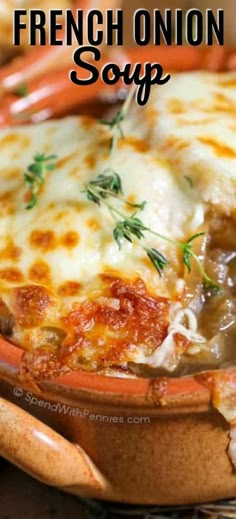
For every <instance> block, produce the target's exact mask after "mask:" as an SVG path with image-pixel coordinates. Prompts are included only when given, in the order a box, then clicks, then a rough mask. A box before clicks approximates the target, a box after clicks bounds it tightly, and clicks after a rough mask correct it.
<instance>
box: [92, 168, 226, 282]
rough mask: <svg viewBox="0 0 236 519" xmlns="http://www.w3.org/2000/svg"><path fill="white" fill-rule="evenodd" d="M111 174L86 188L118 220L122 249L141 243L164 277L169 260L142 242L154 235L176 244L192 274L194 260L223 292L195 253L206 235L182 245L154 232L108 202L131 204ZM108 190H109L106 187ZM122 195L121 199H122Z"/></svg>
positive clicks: (117, 238) (115, 234) (116, 234)
mask: <svg viewBox="0 0 236 519" xmlns="http://www.w3.org/2000/svg"><path fill="white" fill-rule="evenodd" d="M109 171H110V175H109V176H106V174H105V172H104V173H103V174H102V175H98V177H97V178H96V179H95V180H92V181H91V182H89V183H88V184H87V185H86V186H85V190H84V191H83V192H84V193H86V194H87V198H88V200H90V201H92V202H94V203H96V204H97V205H99V206H100V205H101V204H103V205H105V206H106V207H107V208H108V209H109V211H110V213H111V215H112V217H113V219H114V221H115V227H114V229H113V237H114V239H115V241H116V242H117V244H118V247H119V248H121V246H122V240H127V241H129V242H130V243H133V242H134V241H136V242H138V243H139V245H140V246H141V247H142V249H143V250H144V251H145V252H146V254H147V256H148V258H149V259H150V261H151V262H152V264H153V265H154V267H155V268H156V270H157V271H158V273H159V275H161V274H162V271H163V270H164V268H165V267H166V266H167V265H168V263H169V262H168V259H167V258H166V257H165V256H164V255H163V254H162V253H161V252H160V251H158V250H157V249H155V248H147V247H145V246H143V245H142V243H140V240H142V239H143V238H145V233H149V234H152V235H153V236H156V237H158V238H160V239H162V240H164V241H166V242H168V243H170V244H172V245H174V246H175V247H177V248H178V249H180V250H181V251H182V254H183V263H184V264H185V266H186V267H187V269H188V271H189V272H190V271H191V269H192V265H191V259H193V260H194V261H195V262H196V263H197V265H198V268H199V270H200V272H201V274H202V277H203V280H204V283H205V285H206V286H207V287H208V288H211V289H212V290H214V291H219V286H218V285H217V284H216V283H215V282H214V280H213V279H211V278H210V277H209V276H208V274H207V273H206V272H205V270H204V267H203V265H202V263H201V261H200V259H199V258H198V256H197V255H196V254H195V252H194V250H193V242H194V241H195V240H196V239H197V238H199V237H201V236H204V235H205V233H202V232H201V233H197V234H194V235H193V236H191V237H190V238H189V239H188V240H187V241H185V242H183V243H182V242H179V241H177V240H172V239H171V238H168V237H167V236H164V235H163V234H160V233H158V232H156V231H153V230H152V229H151V228H150V227H147V226H146V225H145V224H144V223H143V222H142V220H141V219H140V218H138V217H137V211H136V212H135V213H133V214H132V215H131V216H127V215H126V214H124V213H123V212H122V211H120V210H119V209H117V208H116V207H114V206H113V205H112V204H110V202H109V201H108V200H107V199H108V198H109V197H111V196H115V197H116V198H118V199H119V200H120V201H121V202H123V203H127V202H126V200H125V199H124V198H123V196H122V195H123V188H122V182H121V178H120V177H119V175H118V174H117V173H116V172H113V171H112V170H109ZM106 187H107V188H106ZM120 195H121V196H120ZM135 207H137V208H138V209H139V210H143V209H144V207H145V203H144V202H143V203H141V204H136V205H135Z"/></svg>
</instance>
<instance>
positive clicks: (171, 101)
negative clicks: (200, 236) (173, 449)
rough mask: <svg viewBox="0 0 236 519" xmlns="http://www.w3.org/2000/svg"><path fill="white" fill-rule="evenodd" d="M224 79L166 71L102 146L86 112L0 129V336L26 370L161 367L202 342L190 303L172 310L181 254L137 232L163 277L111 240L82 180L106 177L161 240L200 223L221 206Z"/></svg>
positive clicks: (180, 279) (228, 194)
mask: <svg viewBox="0 0 236 519" xmlns="http://www.w3.org/2000/svg"><path fill="white" fill-rule="evenodd" d="M234 81H235V76H234V75H233V74H227V75H219V76H216V75H214V74H212V75H211V74H205V73H202V74H192V75H180V76H176V77H175V78H174V79H173V86H168V88H167V86H166V87H163V88H161V89H160V88H159V89H156V91H154V90H153V94H152V101H151V104H150V105H149V106H147V107H146V108H144V109H142V110H141V109H139V108H135V109H134V112H133V114H131V116H130V118H129V120H128V121H127V122H126V123H125V124H124V132H125V139H119V140H118V142H117V145H116V147H115V149H114V150H113V152H112V153H111V154H110V153H109V143H110V137H111V135H110V132H109V129H108V128H107V127H106V126H103V125H101V124H99V123H97V122H96V121H94V120H93V119H91V118H87V117H79V118H78V117H77V118H68V119H65V120H63V121H59V122H58V121H52V122H48V123H44V124H39V125H37V126H28V127H27V126H24V127H19V128H14V129H12V128H9V129H3V130H1V131H0V157H1V162H0V178H1V194H0V295H1V298H2V303H1V305H2V306H1V315H3V316H5V317H6V316H7V323H6V320H5V321H4V330H6V332H5V335H7V336H8V337H10V339H11V340H12V341H13V342H15V343H17V344H19V345H20V346H22V347H23V348H24V349H25V350H28V352H27V355H26V356H25V364H24V370H25V371H26V372H27V371H28V370H29V369H31V371H33V373H34V375H35V376H42V375H44V376H46V377H47V376H48V375H49V374H53V373H55V372H61V370H64V369H79V368H81V367H82V368H83V369H89V370H105V371H106V370H107V369H109V368H114V369H116V368H117V367H119V368H122V369H126V367H127V365H128V363H130V362H133V363H137V364H140V363H141V364H146V365H147V366H152V367H165V368H166V369H168V370H172V369H173V367H175V366H177V365H178V362H179V360H180V358H181V356H182V355H183V354H184V353H186V352H187V353H188V354H189V355H192V356H193V355H194V353H195V352H198V351H199V350H200V349H202V348H205V347H207V346H206V344H205V339H204V337H202V336H201V335H200V334H199V333H198V329H197V328H198V327H197V322H196V317H195V315H194V314H193V312H192V310H190V309H188V308H186V307H182V306H181V305H182V303H181V296H182V294H183V291H184V287H185V283H184V275H185V272H184V265H183V260H182V256H181V251H180V250H178V249H177V248H176V247H175V245H172V244H171V243H169V242H167V241H163V240H162V239H161V238H158V237H156V236H153V235H152V234H149V233H145V237H144V238H143V240H142V245H143V246H145V247H153V248H156V249H158V250H160V251H161V252H162V253H163V254H164V255H165V256H166V257H167V258H168V260H169V264H168V267H167V268H166V269H165V271H164V273H163V276H162V277H161V278H160V277H159V275H158V273H157V271H156V270H155V268H154V266H153V265H152V264H151V262H150V261H149V259H148V258H147V256H146V254H145V251H144V250H143V248H142V247H140V242H138V243H137V242H134V243H129V242H127V241H124V242H123V243H122V246H121V248H120V249H119V248H118V246H117V243H116V242H115V240H114V237H113V229H114V220H113V218H112V216H111V214H110V212H109V210H108V208H107V207H105V206H104V205H101V206H98V205H96V204H94V203H93V202H92V201H90V200H88V199H87V197H86V194H85V192H84V188H85V185H86V183H87V182H89V181H90V180H92V179H94V178H96V177H97V175H98V174H100V173H104V172H109V170H112V171H115V172H117V173H118V174H119V176H120V178H121V181H122V185H123V191H124V196H125V198H126V199H127V200H129V201H131V202H133V203H141V202H142V201H144V200H145V201H146V202H147V203H146V206H145V208H144V210H143V211H142V213H140V215H138V216H139V217H140V218H141V219H142V221H143V223H144V224H145V225H146V226H147V227H150V228H151V229H152V230H153V231H156V232H157V233H161V234H163V235H165V236H166V237H168V238H170V239H172V240H181V241H185V240H187V239H188V238H189V237H190V236H191V235H193V234H194V233H196V232H198V231H199V230H200V229H202V227H203V226H204V225H205V222H206V215H207V214H208V213H209V209H212V208H213V209H214V211H218V212H219V213H222V212H224V213H229V214H231V215H232V214H233V213H234V208H235V194H236V193H235V178H236V173H235V171H236V170H235V165H236V158H235V157H234V153H236V151H235V150H236V148H235V131H234V129H233V115H232V113H233V111H234V101H235V86H234ZM226 85H227V86H226ZM223 91H224V99H223V98H222V96H223V93H222V92H223ZM216 96H218V97H217V99H218V103H221V105H220V107H219V106H218V108H217V109H216V107H215V104H214V103H216ZM220 96H221V97H220ZM226 98H227V99H228V100H227V102H226ZM229 106H231V111H230V109H229ZM141 114H142V117H141ZM203 116H204V120H203ZM222 129H223V130H222ZM216 140H217V142H218V144H219V148H217V149H216V148H215V145H213V142H215V141H216ZM229 150H231V151H229ZM37 153H45V154H50V155H51V154H55V155H57V159H56V164H55V169H54V170H53V171H51V172H50V173H47V175H46V181H45V183H44V184H43V186H42V187H41V189H40V192H39V196H38V202H37V204H36V206H35V207H34V208H33V209H31V210H26V208H25V206H26V195H27V188H26V185H25V182H24V172H25V171H26V170H27V167H28V166H29V164H30V163H32V161H33V157H34V156H35V155H36V154H37ZM186 178H187V179H188V181H187V180H186ZM189 178H190V179H191V180H192V183H193V186H192V185H191V182H189ZM112 203H113V205H114V206H115V207H116V208H117V209H119V210H122V211H123V212H125V214H132V210H131V209H129V208H128V206H125V207H122V205H121V203H120V202H119V201H118V200H115V199H113V200H112ZM129 211H130V212H129ZM177 302H178V304H177V307H176V303H177ZM175 308H178V310H179V313H178V315H177V316H176V319H174V318H173V315H174V309H175ZM8 313H9V314H8ZM12 319H13V325H12V326H10V325H9V322H12ZM9 329H10V331H9ZM176 346H177V348H176Z"/></svg>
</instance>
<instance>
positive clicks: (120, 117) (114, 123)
mask: <svg viewBox="0 0 236 519" xmlns="http://www.w3.org/2000/svg"><path fill="white" fill-rule="evenodd" d="M136 88H137V87H136V85H134V86H133V87H132V88H131V89H130V91H129V95H128V97H127V99H126V100H125V102H124V104H123V107H122V108H121V110H119V111H118V112H117V113H116V115H115V116H114V117H113V118H112V119H111V120H110V121H108V120H101V121H100V123H101V124H103V125H105V126H108V127H109V128H110V130H111V133H112V137H111V140H110V144H109V150H110V152H111V151H112V150H113V148H114V146H115V143H116V141H117V138H118V137H119V136H120V137H121V138H122V139H124V137H125V136H124V132H123V128H122V122H123V121H124V120H125V117H126V115H127V112H128V110H129V107H130V105H131V102H132V100H133V97H134V94H135V92H136Z"/></svg>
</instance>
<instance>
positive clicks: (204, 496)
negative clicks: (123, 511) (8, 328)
mask: <svg viewBox="0 0 236 519" xmlns="http://www.w3.org/2000/svg"><path fill="white" fill-rule="evenodd" d="M21 355H22V351H21V350H19V349H18V348H16V347H14V346H12V345H9V343H6V342H5V341H4V340H2V339H1V340H0V379H1V383H0V391H1V395H2V397H1V398H0V455H2V456H3V457H5V458H7V459H8V460H10V461H11V462H13V463H15V464H16V465H18V466H19V467H20V468H22V469H23V470H25V471H26V472H28V473H29V474H31V475H33V476H34V477H35V478H37V479H39V480H40V481H42V482H44V483H46V484H49V485H53V486H57V487H59V488H61V489H63V490H65V491H67V492H70V493H72V494H76V495H81V496H89V497H93V498H100V499H105V500H115V501H118V502H126V503H135V504H159V505H167V504H168V505H177V504H185V503H187V504H191V503H194V502H204V501H209V500H215V499H221V498H229V497H232V496H234V495H235V494H236V474H235V473H234V470H233V467H232V465H231V463H230V460H229V457H228V455H227V447H228V443H229V437H228V433H229V428H228V425H227V423H226V422H225V420H224V418H222V417H221V416H220V414H219V413H218V412H217V411H216V410H214V408H213V407H212V406H211V403H210V393H209V392H208V390H207V389H206V388H205V387H203V386H202V385H201V384H199V383H198V382H197V381H196V380H195V379H194V378H192V377H190V378H186V379H181V378H180V379H169V380H168V381H166V380H164V381H163V380H161V379H160V380H148V379H136V380H134V379H116V378H108V377H101V376H97V375H94V374H93V375H90V374H85V373H78V372H77V373H73V374H70V375H66V376H62V377H60V378H59V379H57V380H53V381H51V382H50V383H49V382H48V383H42V384H40V387H39V388H36V389H31V388H30V387H27V386H24V387H23V386H22V385H21V384H19V381H18V366H19V361H20V358H21ZM163 388H164V389H165V399H164V401H163V400H162V398H161V395H162V394H163ZM161 401H162V404H161V403H160V402H161ZM16 404H17V405H16Z"/></svg>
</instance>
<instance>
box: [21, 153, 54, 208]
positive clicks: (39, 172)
mask: <svg viewBox="0 0 236 519" xmlns="http://www.w3.org/2000/svg"><path fill="white" fill-rule="evenodd" d="M56 159H57V156H56V155H48V156H47V155H45V154H43V153H42V154H40V153H38V154H37V155H35V156H34V162H32V164H30V165H29V166H28V168H27V171H26V172H25V173H24V180H25V183H26V185H27V187H28V188H29V190H30V192H31V199H30V201H29V203H28V204H27V205H26V207H25V208H26V209H32V208H33V207H35V205H36V203H37V201H38V192H39V189H40V187H41V186H42V184H44V182H45V175H46V173H48V172H49V171H53V170H54V169H55V167H56V166H55V160H56Z"/></svg>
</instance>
